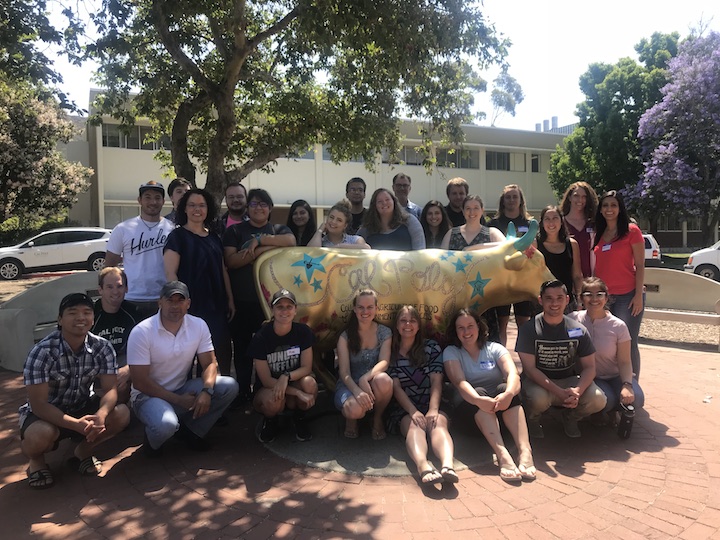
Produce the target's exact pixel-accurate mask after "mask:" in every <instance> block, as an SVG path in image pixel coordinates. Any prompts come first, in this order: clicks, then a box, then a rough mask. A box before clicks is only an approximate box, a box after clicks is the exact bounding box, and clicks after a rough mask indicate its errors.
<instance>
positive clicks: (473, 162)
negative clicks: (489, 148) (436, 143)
mask: <svg viewBox="0 0 720 540" xmlns="http://www.w3.org/2000/svg"><path fill="white" fill-rule="evenodd" d="M435 157H436V160H437V162H436V163H437V166H438V167H449V168H459V169H479V168H480V151H479V150H461V149H459V148H439V149H438V150H437V151H436V152H435Z"/></svg>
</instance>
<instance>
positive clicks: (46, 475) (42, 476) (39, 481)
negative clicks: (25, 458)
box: [27, 465, 55, 489]
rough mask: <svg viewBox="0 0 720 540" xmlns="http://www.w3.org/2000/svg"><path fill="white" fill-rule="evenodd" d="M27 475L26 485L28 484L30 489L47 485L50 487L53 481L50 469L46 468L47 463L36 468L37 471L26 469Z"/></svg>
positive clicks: (44, 487)
mask: <svg viewBox="0 0 720 540" xmlns="http://www.w3.org/2000/svg"><path fill="white" fill-rule="evenodd" d="M27 477H28V486H30V487H31V488H32V489H47V488H49V487H52V486H53V484H54V483H55V480H54V479H53V475H52V473H51V472H50V469H48V468H47V465H46V466H45V467H44V468H42V469H38V470H37V471H33V472H30V469H28V470H27Z"/></svg>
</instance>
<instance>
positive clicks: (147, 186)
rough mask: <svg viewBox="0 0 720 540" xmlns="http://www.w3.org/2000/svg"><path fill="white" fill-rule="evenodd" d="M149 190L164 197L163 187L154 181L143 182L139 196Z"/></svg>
mask: <svg viewBox="0 0 720 540" xmlns="http://www.w3.org/2000/svg"><path fill="white" fill-rule="evenodd" d="M149 189H155V190H157V191H159V192H160V193H162V196H163V197H164V196H165V187H164V186H163V185H162V184H161V183H160V182H156V181H155V180H150V181H149V182H145V183H144V184H142V185H141V186H140V195H142V194H143V193H145V192H146V191H147V190H149Z"/></svg>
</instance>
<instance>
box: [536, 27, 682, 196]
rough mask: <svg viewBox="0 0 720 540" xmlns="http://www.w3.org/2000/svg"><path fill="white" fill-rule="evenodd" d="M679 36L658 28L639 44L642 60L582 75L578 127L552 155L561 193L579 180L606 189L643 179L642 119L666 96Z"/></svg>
mask: <svg viewBox="0 0 720 540" xmlns="http://www.w3.org/2000/svg"><path fill="white" fill-rule="evenodd" d="M679 37H680V36H679V34H677V33H672V34H660V33H655V34H653V35H652V37H651V38H650V39H649V40H648V39H643V40H642V41H640V43H638V44H637V45H636V46H635V51H636V52H637V53H638V58H639V60H640V62H637V61H635V60H633V59H631V58H623V59H621V60H619V61H618V62H617V63H616V64H614V65H611V64H605V63H594V64H591V65H590V66H589V68H588V70H587V72H585V73H584V74H583V75H582V76H581V77H580V89H581V90H582V92H583V93H584V94H585V96H586V98H585V101H583V102H582V103H580V104H579V105H578V106H577V110H576V115H577V117H578V119H579V129H576V130H575V131H574V132H573V133H572V134H571V135H570V136H569V137H568V138H567V139H566V144H565V147H564V148H558V149H557V151H556V152H555V153H554V154H553V155H552V156H551V158H550V171H549V174H548V175H549V179H550V185H551V186H552V188H553V190H554V191H555V193H556V194H557V195H558V197H559V196H561V195H562V193H563V192H564V191H565V189H567V187H568V186H569V185H570V184H571V183H573V182H576V181H578V180H585V181H587V182H589V183H590V184H592V185H593V186H594V187H595V189H596V190H598V191H604V190H608V189H621V188H623V187H624V186H625V185H626V184H634V183H636V182H637V181H638V180H639V179H640V176H641V174H642V162H641V160H640V146H639V143H638V141H637V130H638V122H639V120H640V116H641V115H642V114H643V113H644V112H645V111H646V110H647V109H648V108H649V107H651V106H652V105H654V104H655V103H656V102H657V101H659V100H660V98H661V94H660V88H662V86H663V85H664V84H665V82H666V78H665V77H666V75H665V73H666V66H667V62H668V60H669V59H670V58H672V57H673V56H675V54H677V42H678V39H679Z"/></svg>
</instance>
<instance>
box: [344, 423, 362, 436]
mask: <svg viewBox="0 0 720 540" xmlns="http://www.w3.org/2000/svg"><path fill="white" fill-rule="evenodd" d="M343 435H345V438H346V439H357V438H358V437H359V436H360V430H359V428H358V425H357V422H356V423H355V427H354V428H349V427H347V424H345V431H344V432H343Z"/></svg>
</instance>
